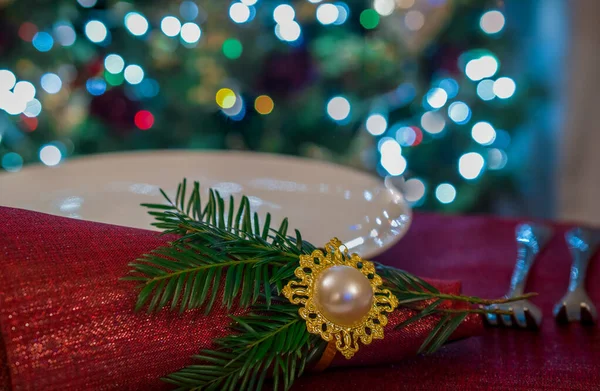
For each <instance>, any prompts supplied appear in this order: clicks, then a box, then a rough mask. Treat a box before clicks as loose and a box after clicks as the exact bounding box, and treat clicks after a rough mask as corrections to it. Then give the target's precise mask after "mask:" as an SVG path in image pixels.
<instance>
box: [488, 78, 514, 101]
mask: <svg viewBox="0 0 600 391" xmlns="http://www.w3.org/2000/svg"><path fill="white" fill-rule="evenodd" d="M516 89H517V85H516V84H515V82H514V80H513V79H511V78H510V77H501V78H499V79H497V80H496V81H495V82H494V87H493V91H494V94H495V95H496V96H497V97H498V98H500V99H508V98H510V97H511V96H513V95H514V93H515V91H516Z"/></svg>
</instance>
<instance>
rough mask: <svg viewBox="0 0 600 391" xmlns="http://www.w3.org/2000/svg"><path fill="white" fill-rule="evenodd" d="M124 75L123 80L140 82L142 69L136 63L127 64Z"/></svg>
mask: <svg viewBox="0 0 600 391" xmlns="http://www.w3.org/2000/svg"><path fill="white" fill-rule="evenodd" d="M124 75H125V81H127V83H129V84H133V85H135V84H140V83H141V82H142V80H144V70H143V69H142V67H141V66H139V65H136V64H131V65H127V67H126V68H125V74H124Z"/></svg>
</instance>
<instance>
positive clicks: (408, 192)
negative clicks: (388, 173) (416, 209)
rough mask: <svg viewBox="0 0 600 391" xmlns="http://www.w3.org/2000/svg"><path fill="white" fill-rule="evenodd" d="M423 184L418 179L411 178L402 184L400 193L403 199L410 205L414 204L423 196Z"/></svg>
mask: <svg viewBox="0 0 600 391" xmlns="http://www.w3.org/2000/svg"><path fill="white" fill-rule="evenodd" d="M425 190H426V188H425V183H423V181H422V180H420V179H418V178H412V179H409V180H407V181H406V182H404V185H403V186H402V193H403V194H404V199H405V200H406V201H408V202H410V203H416V202H418V201H419V200H421V199H422V198H423V196H425Z"/></svg>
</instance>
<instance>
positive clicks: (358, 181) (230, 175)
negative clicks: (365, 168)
mask: <svg viewBox="0 0 600 391" xmlns="http://www.w3.org/2000/svg"><path fill="white" fill-rule="evenodd" d="M184 177H186V178H187V179H188V181H194V180H197V181H200V183H201V187H202V188H203V189H204V191H205V192H206V190H207V189H208V187H213V188H215V189H218V190H219V192H220V193H221V195H222V196H224V197H229V195H230V194H233V195H234V196H235V197H237V199H239V197H241V195H243V194H245V195H247V196H248V197H250V200H251V207H252V209H254V210H255V211H257V212H258V214H259V216H264V215H265V213H266V212H270V213H271V214H272V217H273V222H274V223H279V222H280V221H281V220H282V219H283V218H284V217H286V216H287V217H288V218H289V222H290V228H297V229H299V230H300V232H302V236H303V238H304V239H306V240H308V241H310V242H311V243H313V244H315V245H317V246H322V245H324V244H325V243H326V242H327V241H328V240H329V239H331V238H332V237H334V236H337V237H338V238H339V239H340V240H341V241H342V242H344V243H346V244H347V247H349V248H350V249H351V250H352V251H354V252H358V253H360V254H361V255H363V256H367V257H372V256H374V255H376V254H379V253H380V252H382V251H384V250H385V249H386V248H388V247H390V246H391V245H392V244H394V243H395V242H397V241H398V240H399V239H400V238H401V237H402V236H403V235H404V233H405V232H406V230H407V229H408V226H409V224H410V221H411V210H410V208H409V206H408V205H407V204H406V203H405V201H404V198H403V196H402V194H401V193H400V192H399V191H398V190H397V189H396V188H394V187H393V186H392V185H391V184H389V183H384V182H383V181H381V180H380V179H379V178H375V177H372V176H370V175H367V174H364V173H361V172H358V171H355V170H351V169H348V168H345V167H342V166H337V165H332V164H328V163H325V162H320V161H315V160H307V159H301V158H295V157H288V156H279V155H268V154H257V153H243V152H193V151H154V152H135V153H120V154H106V155H96V156H91V157H85V158H79V159H73V160H69V161H67V162H66V163H64V164H62V165H60V166H57V167H45V166H30V167H26V168H25V169H23V170H22V171H21V172H18V173H5V174H2V175H0V205H3V206H11V207H17V208H24V209H29V210H35V211H38V212H44V213H50V214H53V215H58V216H66V217H73V218H80V219H84V220H90V221H98V222H103V223H110V224H117V225H123V226H128V227H137V228H146V229H152V228H153V227H151V226H150V223H151V222H152V218H151V217H150V216H149V215H147V214H146V209H145V208H142V207H140V206H139V204H140V203H143V202H152V203H159V202H160V203H162V202H163V199H162V196H161V195H160V193H159V188H162V189H164V190H165V191H166V192H167V194H169V196H171V195H174V193H175V191H176V188H177V184H178V183H179V182H180V180H181V179H182V178H184ZM291 232H293V231H291Z"/></svg>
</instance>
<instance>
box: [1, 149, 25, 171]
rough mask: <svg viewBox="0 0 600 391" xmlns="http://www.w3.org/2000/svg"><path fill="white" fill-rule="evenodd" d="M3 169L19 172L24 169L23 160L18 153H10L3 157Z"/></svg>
mask: <svg viewBox="0 0 600 391" xmlns="http://www.w3.org/2000/svg"><path fill="white" fill-rule="evenodd" d="M2 168H4V169H5V170H6V171H8V172H17V171H20V170H21V168H23V158H22V157H21V155H19V154H18V153H16V152H9V153H7V154H5V155H4V156H2Z"/></svg>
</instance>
